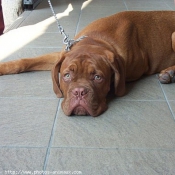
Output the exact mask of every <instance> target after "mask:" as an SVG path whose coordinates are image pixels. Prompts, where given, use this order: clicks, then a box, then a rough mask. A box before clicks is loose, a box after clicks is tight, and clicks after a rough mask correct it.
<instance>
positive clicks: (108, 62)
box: [0, 11, 175, 116]
mask: <svg viewBox="0 0 175 175" xmlns="http://www.w3.org/2000/svg"><path fill="white" fill-rule="evenodd" d="M83 35H85V36H87V37H86V38H84V39H83V40H81V41H79V42H78V43H76V44H75V45H74V46H73V47H72V48H71V50H70V51H69V52H66V51H62V52H58V53H52V54H48V55H44V56H40V57H37V58H35V59H21V60H16V61H10V62H6V63H1V64H0V75H5V74H13V73H20V72H25V71H34V70H51V69H52V79H53V89H54V92H55V93H56V95H57V97H62V96H64V100H63V103H62V108H63V111H64V113H65V114H66V115H71V114H75V115H92V116H98V115H100V114H101V113H102V112H104V111H105V110H106V109H107V105H106V96H107V94H108V92H109V90H110V84H111V82H114V86H115V94H116V95H117V96H122V95H124V94H125V81H133V80H137V79H139V78H140V77H141V76H142V75H150V74H154V73H157V72H161V73H160V74H159V80H160V82H161V83H171V82H175V78H174V74H175V12H173V11H157V12H121V13H118V14H115V15H113V16H110V17H107V18H102V19H99V20H97V21H95V22H93V23H91V24H90V25H88V26H87V27H86V28H85V29H84V30H82V31H81V32H80V33H79V34H78V35H77V36H76V38H78V37H80V36H83ZM170 66H172V67H170ZM58 72H60V77H59V76H58ZM113 78H114V81H113V80H112V79H113ZM59 81H60V83H59Z"/></svg>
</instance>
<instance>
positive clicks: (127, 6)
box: [122, 0, 129, 11]
mask: <svg viewBox="0 0 175 175" xmlns="http://www.w3.org/2000/svg"><path fill="white" fill-rule="evenodd" d="M122 1H123V3H124V5H125V7H126V10H127V11H128V10H129V9H128V6H127V4H126V2H125V0H122Z"/></svg>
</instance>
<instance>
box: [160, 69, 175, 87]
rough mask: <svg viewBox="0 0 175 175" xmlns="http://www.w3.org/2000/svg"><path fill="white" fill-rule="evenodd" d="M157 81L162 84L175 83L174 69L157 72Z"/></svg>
mask: <svg viewBox="0 0 175 175" xmlns="http://www.w3.org/2000/svg"><path fill="white" fill-rule="evenodd" d="M159 81H160V82H161V83H163V84H168V83H175V71H174V70H169V71H165V72H162V73H160V74H159Z"/></svg>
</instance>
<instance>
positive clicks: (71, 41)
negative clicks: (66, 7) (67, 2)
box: [48, 0, 87, 51]
mask: <svg viewBox="0 0 175 175" xmlns="http://www.w3.org/2000/svg"><path fill="white" fill-rule="evenodd" d="M48 3H49V6H50V9H51V11H52V13H53V16H54V17H55V20H56V22H57V25H58V29H59V32H60V33H61V34H62V35H63V36H64V39H63V44H65V45H66V48H65V50H66V51H70V49H71V47H72V46H73V45H74V44H75V43H77V42H79V41H81V40H82V39H84V38H85V37H87V36H81V37H79V38H78V39H76V40H74V39H69V35H66V33H65V31H64V28H63V27H62V26H61V25H60V24H59V21H58V18H57V16H56V14H55V11H54V9H53V6H52V4H51V2H50V0H48Z"/></svg>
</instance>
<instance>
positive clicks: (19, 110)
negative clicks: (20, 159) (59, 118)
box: [0, 98, 58, 147]
mask: <svg viewBox="0 0 175 175" xmlns="http://www.w3.org/2000/svg"><path fill="white" fill-rule="evenodd" d="M57 105H58V100H57V99H56V100H51V99H25V98H21V99H20V98H16V99H13V98H0V106H1V108H0V114H1V115H0V133H1V137H0V146H23V147H24V146H26V147H28V146H47V145H48V143H49V139H50V136H51V131H52V126H53V122H54V118H55V114H56V110H57Z"/></svg>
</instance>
